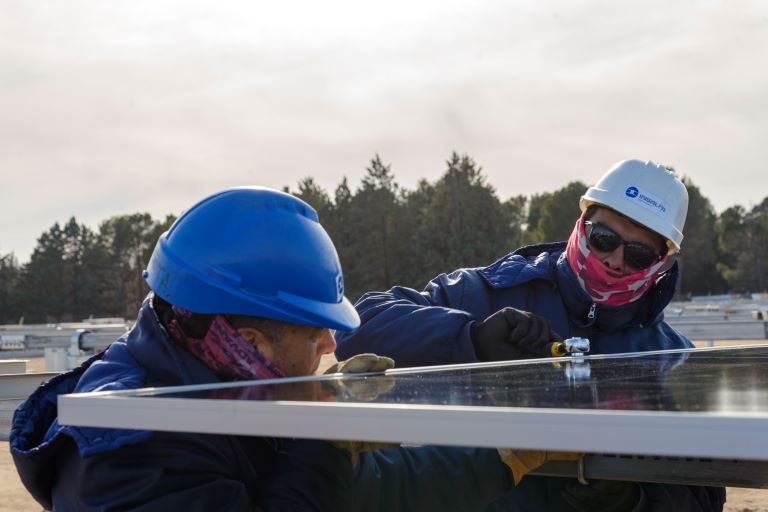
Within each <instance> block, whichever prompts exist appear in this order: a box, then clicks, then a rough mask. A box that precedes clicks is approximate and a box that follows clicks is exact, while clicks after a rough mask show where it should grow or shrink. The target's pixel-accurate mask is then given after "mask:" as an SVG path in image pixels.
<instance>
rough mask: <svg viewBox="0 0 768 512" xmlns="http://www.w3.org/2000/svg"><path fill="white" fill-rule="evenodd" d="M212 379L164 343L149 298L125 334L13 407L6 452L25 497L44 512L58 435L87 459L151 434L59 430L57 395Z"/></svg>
mask: <svg viewBox="0 0 768 512" xmlns="http://www.w3.org/2000/svg"><path fill="white" fill-rule="evenodd" d="M218 381H219V379H218V378H217V377H216V375H215V374H214V373H213V372H212V371H211V370H209V369H208V368H207V367H206V366H205V365H204V364H203V363H202V362H200V361H199V360H197V359H196V358H194V356H192V355H191V354H190V353H188V352H187V351H186V350H184V349H183V348H181V347H179V346H176V345H175V344H173V343H171V342H170V341H169V340H168V337H167V335H166V334H165V330H164V329H163V327H162V325H161V324H160V322H159V320H158V318H157V315H156V314H155V312H154V310H153V308H152V300H151V297H150V298H149V299H148V300H146V301H145V302H144V304H143V305H142V308H141V310H140V311H139V316H138V319H137V321H136V323H135V324H134V326H133V328H132V329H131V330H130V331H128V332H127V333H126V334H124V335H123V336H121V337H120V338H118V339H117V340H116V341H115V342H114V343H112V344H111V345H110V346H109V347H108V348H107V350H106V351H104V352H102V353H100V354H97V355H95V356H94V357H92V358H90V359H89V360H88V361H86V362H85V363H83V364H82V365H81V366H80V367H79V368H76V369H74V370H71V371H69V372H66V373H63V374H61V375H57V376H56V377H54V378H53V379H51V380H50V381H48V382H46V383H44V384H42V385H41V386H40V387H38V388H37V389H36V390H35V391H34V392H33V393H32V394H31V395H30V396H29V398H27V400H25V401H24V402H22V403H21V405H19V407H18V408H17V409H16V411H15V413H14V415H13V423H12V427H11V434H10V448H11V453H12V455H13V459H14V463H15V464H16V468H17V470H18V473H19V476H20V477H21V480H22V482H23V483H24V485H25V486H26V488H27V490H29V492H30V494H32V496H33V497H34V498H35V499H36V500H38V501H39V502H40V503H41V504H42V505H43V506H45V507H47V508H50V506H51V505H50V493H51V485H52V483H53V478H54V476H55V468H56V457H57V455H58V451H59V450H58V446H59V445H60V443H61V442H62V436H67V437H69V438H71V439H73V440H74V441H75V443H76V444H77V448H78V450H79V451H80V454H81V456H88V455H90V454H94V453H100V452H105V451H110V450H114V449H117V448H119V447H121V446H125V445H128V444H133V443H137V442H140V441H143V440H145V439H147V438H149V437H150V436H151V435H152V433H151V432H149V431H144V430H127V429H102V428H90V427H75V426H62V425H60V424H59V422H58V420H57V416H58V408H57V398H58V395H61V394H66V393H84V392H88V391H116V390H124V389H137V388H140V387H145V386H151V385H166V386H168V385H182V384H192V383H209V382H218Z"/></svg>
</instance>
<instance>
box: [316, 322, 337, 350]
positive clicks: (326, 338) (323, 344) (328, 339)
mask: <svg viewBox="0 0 768 512" xmlns="http://www.w3.org/2000/svg"><path fill="white" fill-rule="evenodd" d="M335 350H336V340H335V339H334V337H333V334H332V333H331V330H330V329H325V330H323V334H321V335H320V341H319V342H318V343H317V354H318V355H320V356H322V355H325V354H330V353H332V352H334V351H335Z"/></svg>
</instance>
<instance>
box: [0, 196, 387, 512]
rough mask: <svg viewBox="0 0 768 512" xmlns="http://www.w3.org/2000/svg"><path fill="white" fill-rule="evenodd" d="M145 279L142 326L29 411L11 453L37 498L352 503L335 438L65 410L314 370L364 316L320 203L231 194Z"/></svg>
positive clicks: (198, 213) (155, 257)
mask: <svg viewBox="0 0 768 512" xmlns="http://www.w3.org/2000/svg"><path fill="white" fill-rule="evenodd" d="M144 278H145V279H146V281H147V283H148V284H149V287H150V289H151V290H152V293H151V294H150V295H149V296H148V298H147V299H146V300H145V302H144V304H143V305H142V307H141V310H140V312H139V315H138V319H137V321H136V323H135V325H134V326H133V328H132V329H131V330H130V331H129V332H127V333H126V334H125V335H123V336H122V337H120V338H119V339H118V340H117V341H115V342H114V343H112V344H111V345H110V346H109V348H108V349H107V350H106V351H105V352H102V353H100V354H98V355H96V356H94V357H93V358H91V359H90V360H89V361H87V362H86V363H84V364H83V366H81V367H80V368H77V369H75V370H72V371H70V372H68V373H64V374H62V375H59V376H57V377H55V378H53V379H52V380H50V381H49V382H47V383H45V384H44V385H42V386H41V387H40V388H39V389H37V390H36V391H35V392H34V393H33V394H32V395H31V396H30V397H29V399H28V400H26V401H25V402H24V403H23V404H22V405H21V406H20V407H19V409H18V410H17V411H16V414H15V416H14V420H13V427H12V432H11V450H12V453H13V458H14V461H15V463H16V466H17V469H18V471H19V475H20V476H21V479H22V482H23V483H24V485H25V486H26V487H27V489H28V490H29V492H30V493H31V494H32V496H33V497H34V498H35V499H36V500H37V501H38V502H39V503H40V504H41V505H42V506H43V507H44V508H45V509H53V510H57V511H68V510H145V511H149V510H164V511H169V510H256V509H259V508H260V507H261V508H264V509H265V510H266V509H269V510H271V509H281V510H283V509H285V510H287V509H291V510H294V509H299V510H304V509H313V510H344V509H345V508H346V506H347V505H348V504H349V496H350V494H349V492H348V490H349V485H350V482H351V480H352V466H351V464H350V461H349V456H348V454H347V453H346V452H344V451H342V450H340V449H338V448H336V447H335V446H333V445H332V444H330V443H326V442H322V441H299V440H292V441H290V440H278V439H267V438H258V437H243V436H221V435H202V434H185V433H166V432H150V431H141V430H118V429H113V430H105V429H99V428H82V427H72V426H62V425H59V423H58V421H57V420H56V416H57V411H56V396H57V395H59V394H63V393H71V392H87V391H94V390H102V391H103V390H117V389H131V388H139V387H148V386H170V385H188V384H201V383H212V382H218V381H233V380H246V379H267V378H279V377H285V376H298V375H309V374H312V373H313V372H314V371H315V370H316V369H317V367H318V363H319V361H320V357H321V356H323V355H324V354H329V353H331V352H333V350H334V349H335V347H336V345H335V341H334V338H333V336H332V334H331V331H330V329H337V330H350V329H354V328H355V327H357V326H358V324H359V318H358V315H357V313H356V312H355V309H354V308H353V306H352V305H351V304H350V303H349V301H348V300H347V299H346V298H345V297H344V284H343V279H342V272H341V267H340V265H339V259H338V256H337V254H336V250H335V248H334V246H333V244H332V242H331V240H330V238H329V237H328V235H327V234H326V232H325V230H324V229H323V228H322V226H321V225H320V224H319V222H318V218H317V214H316V212H315V211H314V210H313V209H312V208H311V207H310V206H308V205H307V204H306V203H304V202H303V201H301V200H299V199H297V198H295V197H293V196H291V195H288V194H285V193H282V192H278V191H275V190H270V189H266V188H259V187H243V188H235V189H230V190H225V191H223V192H221V193H218V194H215V195H212V196H210V197H207V198H205V199H203V200H202V201H200V202H199V203H197V204H196V205H194V206H193V207H192V208H190V209H189V210H188V211H186V213H184V214H183V215H182V216H181V217H180V218H179V219H178V220H177V221H176V222H175V223H174V224H173V226H172V227H171V228H170V229H169V230H168V232H166V233H164V234H163V235H162V236H161V237H160V239H159V241H158V242H157V245H156V247H155V250H154V252H153V254H152V257H151V259H150V261H149V265H148V267H147V270H146V271H145V273H144ZM363 362H364V363H366V364H365V368H361V367H360V366H359V364H358V365H357V367H358V368H357V369H358V370H362V371H365V370H368V369H378V370H381V369H384V368H386V367H388V366H391V365H392V362H391V360H388V359H386V358H378V357H376V356H372V357H368V358H364V361H363Z"/></svg>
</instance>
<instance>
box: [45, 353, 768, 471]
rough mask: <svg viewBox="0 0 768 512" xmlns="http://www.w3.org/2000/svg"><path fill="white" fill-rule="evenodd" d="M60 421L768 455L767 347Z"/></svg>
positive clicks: (463, 371)
mask: <svg viewBox="0 0 768 512" xmlns="http://www.w3.org/2000/svg"><path fill="white" fill-rule="evenodd" d="M59 419H60V422H61V423H63V424H71V425H81V426H93V427H111V428H135V429H151V430H169V431H183V432H201V433H219V434H240V435H269V436H284V437H304V438H316V439H359V440H367V441H382V442H405V443H415V444H442V445H456V446H478V447H480V446H485V447H510V448H520V449H549V450H569V451H579V452H592V453H614V454H644V455H658V456H683V457H713V458H737V459H745V460H762V461H768V443H766V442H765V435H766V432H768V345H756V346H750V347H727V348H713V349H689V350H673V351H659V352H646V353H634V354H620V355H610V356H609V355H593V356H587V357H585V358H584V359H583V362H574V361H571V360H570V358H568V357H565V358H553V359H537V360H526V361H510V362H502V363H477V364H467V365H449V366H439V367H423V368H406V369H394V370H389V371H387V372H385V373H384V374H366V375H357V376H355V375H345V376H340V375H336V376H317V377H302V378H292V379H278V380H270V381H260V382H248V383H227V384H215V385H201V386H187V387H176V388H154V389H142V390H134V391H128V392H126V391H121V392H101V393H84V394H74V395H63V396H60V397H59Z"/></svg>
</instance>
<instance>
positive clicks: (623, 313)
mask: <svg viewBox="0 0 768 512" xmlns="http://www.w3.org/2000/svg"><path fill="white" fill-rule="evenodd" d="M565 246H566V242H552V243H546V244H536V245H527V246H525V247H521V248H520V249H517V250H516V251H514V252H512V253H510V254H507V255H506V256H504V257H503V258H500V259H499V260H497V261H495V262H494V263H492V264H491V265H489V266H487V267H485V268H483V269H480V270H479V274H480V275H481V276H482V277H483V279H484V280H485V281H486V282H487V283H488V284H489V285H490V286H491V287H493V288H510V287H513V286H519V285H521V284H524V283H527V282H529V281H532V280H534V279H542V280H545V281H548V282H550V283H551V284H552V285H553V286H556V287H558V288H559V289H560V296H561V298H562V299H563V302H564V304H565V306H566V309H567V310H568V312H569V315H570V316H571V319H572V320H573V321H574V323H575V324H576V325H578V326H581V327H590V326H591V325H592V324H594V323H595V322H596V323H597V324H598V327H600V328H601V329H604V330H608V331H611V330H615V329H618V328H621V327H624V326H626V325H628V324H631V323H638V324H648V325H652V324H655V323H657V322H660V321H661V320H663V318H664V308H666V307H667V305H668V304H669V302H670V301H671V300H672V297H673V296H674V294H675V291H676V290H677V283H678V279H679V265H678V263H677V262H675V263H674V264H673V265H672V267H670V269H669V270H667V271H666V272H664V273H663V274H662V275H661V276H660V277H659V278H658V279H657V280H656V282H655V283H654V284H653V286H651V288H649V289H648V291H647V292H646V294H645V295H644V296H643V298H642V299H641V300H639V301H637V302H635V303H631V304H627V305H624V306H618V307H609V306H598V310H599V311H600V312H601V313H602V314H599V315H598V320H595V319H592V320H589V319H587V313H588V311H589V309H590V307H591V306H592V304H593V301H592V299H591V297H590V296H589V295H588V294H587V292H586V291H584V289H583V288H582V287H581V285H579V283H578V281H577V279H576V276H574V275H573V272H572V271H571V269H570V265H568V262H567V261H566V259H565ZM604 313H609V314H604Z"/></svg>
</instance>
